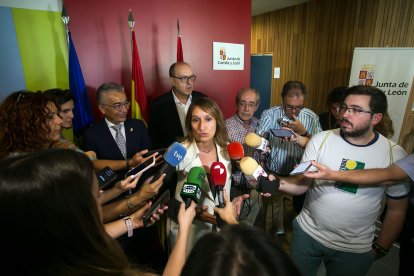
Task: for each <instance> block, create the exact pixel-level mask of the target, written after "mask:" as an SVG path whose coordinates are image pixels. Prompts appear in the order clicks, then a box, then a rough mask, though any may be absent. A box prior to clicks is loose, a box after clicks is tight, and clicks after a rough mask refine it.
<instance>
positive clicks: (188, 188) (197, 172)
mask: <svg viewBox="0 0 414 276" xmlns="http://www.w3.org/2000/svg"><path fill="white" fill-rule="evenodd" d="M205 178H206V171H205V170H204V169H203V168H202V167H192V168H191V169H190V171H189V172H188V176H187V181H186V182H185V183H184V185H183V187H182V188H181V191H180V196H181V198H182V199H183V200H184V202H185V208H188V206H190V204H191V201H194V202H195V203H197V204H198V201H199V200H200V198H201V188H200V187H201V185H202V184H203V181H204V179H205Z"/></svg>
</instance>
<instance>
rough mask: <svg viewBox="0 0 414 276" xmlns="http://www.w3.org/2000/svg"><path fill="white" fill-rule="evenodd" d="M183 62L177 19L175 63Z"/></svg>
mask: <svg viewBox="0 0 414 276" xmlns="http://www.w3.org/2000/svg"><path fill="white" fill-rule="evenodd" d="M180 61H184V55H183V46H182V45H181V35H180V22H179V21H178V18H177V62H180Z"/></svg>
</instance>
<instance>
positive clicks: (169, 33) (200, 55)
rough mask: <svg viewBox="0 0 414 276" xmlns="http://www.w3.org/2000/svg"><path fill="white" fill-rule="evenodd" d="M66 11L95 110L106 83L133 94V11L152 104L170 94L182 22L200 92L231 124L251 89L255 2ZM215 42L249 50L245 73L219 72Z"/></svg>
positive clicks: (195, 0) (87, 6)
mask: <svg viewBox="0 0 414 276" xmlns="http://www.w3.org/2000/svg"><path fill="white" fill-rule="evenodd" d="M65 8H66V10H67V13H68V15H69V16H70V21H69V29H70V31H71V33H72V38H73V41H74V44H75V47H76V50H77V54H78V58H79V62H80V64H81V66H82V71H83V75H84V78H85V82H86V85H87V86H88V87H89V93H90V98H91V103H92V106H95V99H94V95H95V92H96V89H97V88H98V87H99V85H100V84H101V83H103V82H108V81H115V82H118V83H121V84H123V85H124V86H125V88H126V89H127V90H128V91H129V90H130V80H131V47H130V34H129V27H128V21H127V19H128V10H129V9H132V12H133V15H134V19H135V28H134V29H135V33H136V39H137V46H138V51H139V54H140V58H141V66H142V71H143V74H144V80H145V87H146V90H147V95H148V97H149V99H151V98H154V97H155V96H158V95H160V94H163V93H165V92H166V91H168V90H169V89H170V81H169V78H168V68H169V66H170V65H171V64H172V63H173V62H175V61H176V43H177V39H176V34H177V29H176V20H177V17H178V18H179V20H180V31H181V35H182V44H183V52H184V61H186V62H188V63H190V64H191V66H192V68H193V71H194V73H195V74H196V75H197V82H196V85H195V89H196V90H199V91H202V92H204V93H206V94H207V95H208V96H209V97H210V98H212V99H213V100H215V101H216V102H217V103H218V104H219V106H220V108H221V110H222V111H223V114H224V117H225V118H227V117H229V116H231V114H233V113H234V98H235V94H236V92H237V90H238V89H240V88H242V87H248V86H249V83H250V28H251V26H250V24H251V0H151V1H143V0H118V1H113V0H112V1H111V0H87V1H79V0H66V1H65ZM213 41H215V42H228V43H240V44H244V45H245V48H244V49H245V56H244V58H245V63H244V70H243V71H213V69H212V60H213V57H212V45H213ZM98 114H99V112H98V111H97V110H96V108H95V116H98Z"/></svg>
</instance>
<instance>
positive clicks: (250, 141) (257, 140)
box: [244, 132, 262, 148]
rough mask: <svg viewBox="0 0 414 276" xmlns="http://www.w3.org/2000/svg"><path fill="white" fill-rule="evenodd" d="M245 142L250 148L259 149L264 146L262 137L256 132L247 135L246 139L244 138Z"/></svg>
mask: <svg viewBox="0 0 414 276" xmlns="http://www.w3.org/2000/svg"><path fill="white" fill-rule="evenodd" d="M244 142H245V143H246V145H248V146H249V147H252V148H257V147H259V146H260V145H261V144H262V137H260V136H259V135H257V134H256V133H254V132H249V133H247V135H246V137H244Z"/></svg>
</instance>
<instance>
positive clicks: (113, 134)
mask: <svg viewBox="0 0 414 276" xmlns="http://www.w3.org/2000/svg"><path fill="white" fill-rule="evenodd" d="M105 122H106V124H107V125H108V127H109V131H110V132H111V134H112V137H114V140H115V141H116V139H115V137H116V131H115V129H114V128H113V126H115V124H114V123H111V122H110V121H108V119H106V118H105ZM119 124H120V125H121V132H122V135H123V136H124V138H125V141H126V136H125V127H124V122H122V123H119Z"/></svg>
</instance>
